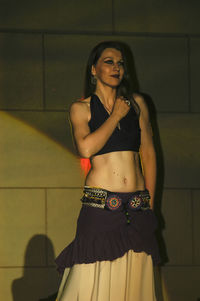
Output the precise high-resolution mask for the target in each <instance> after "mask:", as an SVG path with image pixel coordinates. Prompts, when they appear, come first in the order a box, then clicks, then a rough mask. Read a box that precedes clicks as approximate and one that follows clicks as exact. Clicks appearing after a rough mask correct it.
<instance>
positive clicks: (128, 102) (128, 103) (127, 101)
mask: <svg viewBox="0 0 200 301" xmlns="http://www.w3.org/2000/svg"><path fill="white" fill-rule="evenodd" d="M124 102H125V103H126V104H127V105H128V106H129V107H130V105H131V102H130V100H128V99H125V100H124Z"/></svg>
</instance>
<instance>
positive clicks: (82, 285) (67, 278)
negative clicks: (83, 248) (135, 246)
mask: <svg viewBox="0 0 200 301" xmlns="http://www.w3.org/2000/svg"><path fill="white" fill-rule="evenodd" d="M56 301H156V297H155V290H154V273H153V265H152V259H151V256H150V255H147V254H146V253H144V252H140V253H136V252H134V251H132V250H129V251H128V252H127V253H125V255H124V256H122V257H120V258H117V259H115V260H113V261H97V262H95V263H89V264H75V265H74V266H73V267H72V268H66V269H65V272H64V274H63V278H62V282H61V285H60V288H59V292H58V296H57V299H56Z"/></svg>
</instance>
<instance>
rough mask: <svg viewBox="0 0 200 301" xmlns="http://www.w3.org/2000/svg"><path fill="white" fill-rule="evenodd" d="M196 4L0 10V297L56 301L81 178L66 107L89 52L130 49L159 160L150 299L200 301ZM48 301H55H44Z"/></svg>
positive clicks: (20, 4) (10, 6)
mask: <svg viewBox="0 0 200 301" xmlns="http://www.w3.org/2000/svg"><path fill="white" fill-rule="evenodd" d="M199 10H200V2H199V1H198V0H191V1H186V0H183V1H179V0H173V1H172V0H169V1H163V0H151V1H149V0H148V1H147V0H140V1H139V0H134V1H132V0H123V1H122V0H108V1H105V0H102V1H97V0H93V1H89V0H85V1H81V0H77V1H76V2H75V1H64V0H58V1H52V0H48V1H47V0H43V1H33V2H27V1H25V0H20V1H17V2H16V1H12V0H10V1H3V0H0V66H1V68H0V129H1V131H0V141H1V148H0V156H1V160H0V170H1V172H0V212H1V218H0V241H1V247H0V298H1V299H2V300H6V301H11V300H13V301H27V300H29V301H36V300H37V301H39V300H40V299H41V300H42V299H43V300H54V297H53V294H54V293H55V292H56V290H57V288H58V283H59V278H58V275H57V273H56V271H55V266H54V258H55V256H56V255H57V254H58V253H59V252H60V251H61V250H62V248H64V247H65V246H66V245H67V244H68V243H69V242H70V241H71V240H72V239H73V236H74V232H75V225H76V219H77V216H78V212H79V209H80V201H79V199H80V195H81V188H82V186H83V183H84V175H83V173H82V171H81V169H80V163H79V159H78V158H77V156H76V154H75V152H74V148H73V144H72V141H71V137H70V134H71V133H70V127H69V124H68V121H67V109H68V107H69V105H70V103H71V102H72V101H73V100H76V99H79V98H81V97H82V95H83V89H82V87H83V76H84V68H85V64H86V60H87V56H88V54H89V51H90V50H91V48H92V47H93V46H94V45H95V44H96V43H98V42H99V41H102V40H108V39H114V40H120V41H122V42H124V43H127V44H128V45H129V46H130V48H131V49H132V51H133V56H134V57H133V58H132V63H133V66H134V70H135V74H136V80H137V82H139V85H140V90H141V91H142V92H143V93H144V96H145V98H146V100H147V103H148V105H149V108H150V112H151V118H152V124H153V128H154V137H155V145H156V150H157V154H158V167H159V173H158V189H157V200H156V213H157V216H158V220H159V231H158V233H157V234H158V239H159V244H160V248H161V255H162V259H163V265H162V266H161V268H160V270H159V271H157V273H158V272H159V273H160V276H161V283H159V279H157V282H158V295H159V298H158V301H197V300H199V298H200V289H199V278H200V240H199V237H200V219H199V216H200V181H199V168H200V159H199V152H200V101H199V100H200V99H199V83H200V82H199V70H200V19H199ZM48 296H52V297H49V298H47V297H48Z"/></svg>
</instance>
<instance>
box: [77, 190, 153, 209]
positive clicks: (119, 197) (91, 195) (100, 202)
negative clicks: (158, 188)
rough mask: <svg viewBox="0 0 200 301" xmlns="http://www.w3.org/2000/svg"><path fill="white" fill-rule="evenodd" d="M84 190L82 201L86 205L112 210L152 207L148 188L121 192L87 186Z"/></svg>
mask: <svg viewBox="0 0 200 301" xmlns="http://www.w3.org/2000/svg"><path fill="white" fill-rule="evenodd" d="M83 192H84V194H83V197H82V198H81V201H82V203H83V204H84V205H86V206H90V207H96V208H102V209H107V210H111V211H127V209H131V210H135V211H136V210H146V209H150V195H149V191H148V190H147V189H145V190H142V191H136V192H133V193H120V192H110V191H107V190H105V189H101V188H94V187H90V186H85V187H84V190H83Z"/></svg>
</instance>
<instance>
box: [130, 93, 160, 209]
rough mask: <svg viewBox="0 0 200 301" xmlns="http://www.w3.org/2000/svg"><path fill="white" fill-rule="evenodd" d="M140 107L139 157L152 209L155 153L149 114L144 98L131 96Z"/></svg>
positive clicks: (137, 95) (154, 183)
mask: <svg viewBox="0 0 200 301" xmlns="http://www.w3.org/2000/svg"><path fill="white" fill-rule="evenodd" d="M133 97H134V99H135V101H136V102H137V104H138V105H139V107H140V128H141V145H140V157H141V163H142V169H143V175H144V180H145V186H146V188H147V189H148V190H149V193H150V196H151V201H150V205H151V208H152V209H153V205H154V196H155V188H156V153H155V148H154V143H153V132H152V128H151V123H150V119H149V112H148V108H147V105H146V103H145V100H144V98H143V97H142V96H141V95H139V94H134V95H133Z"/></svg>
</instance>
